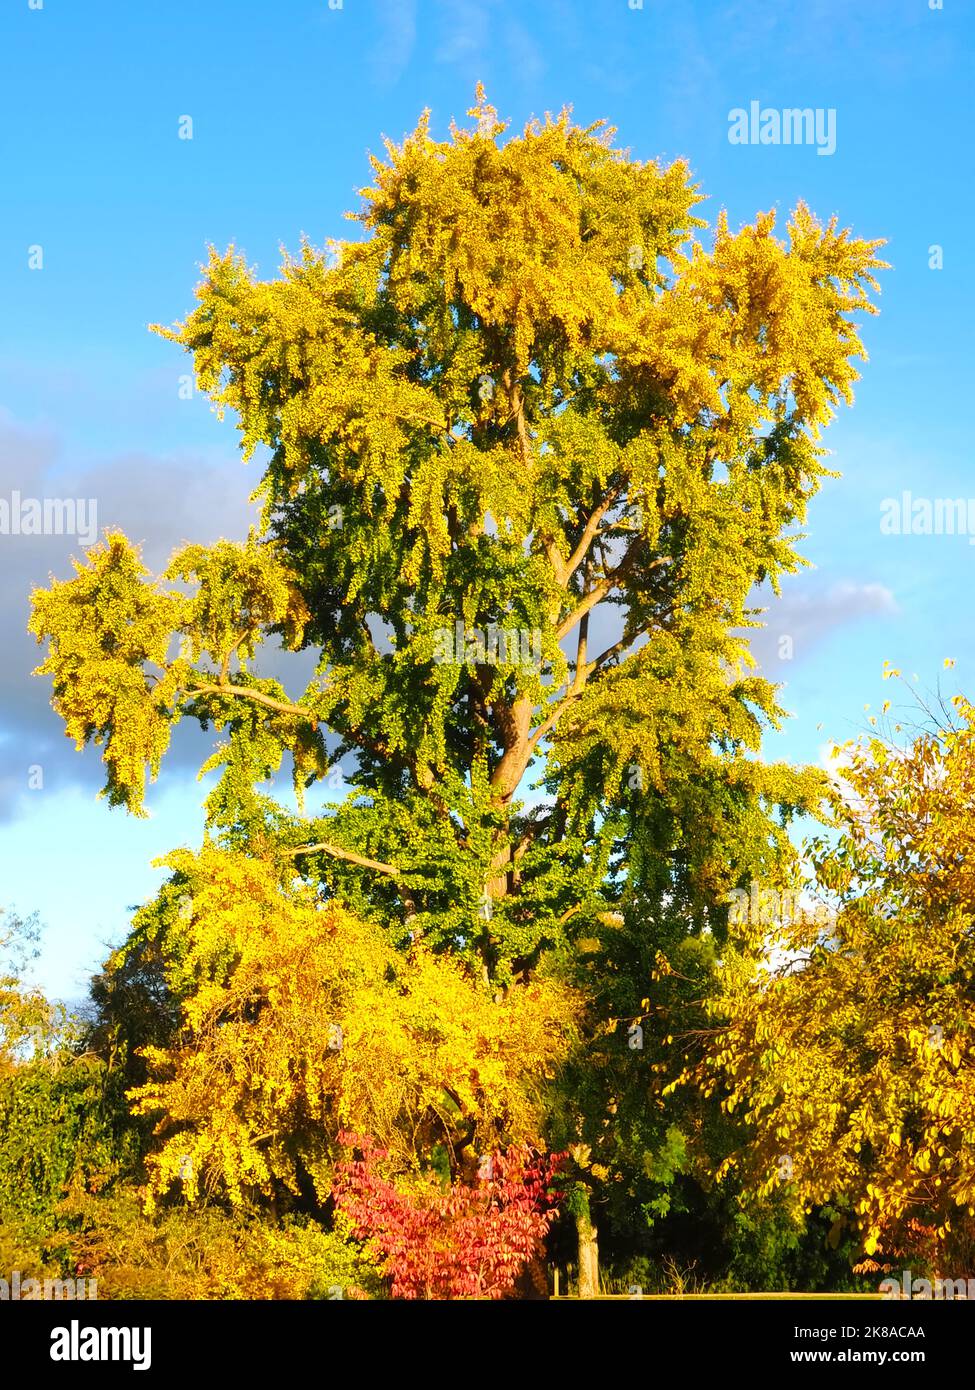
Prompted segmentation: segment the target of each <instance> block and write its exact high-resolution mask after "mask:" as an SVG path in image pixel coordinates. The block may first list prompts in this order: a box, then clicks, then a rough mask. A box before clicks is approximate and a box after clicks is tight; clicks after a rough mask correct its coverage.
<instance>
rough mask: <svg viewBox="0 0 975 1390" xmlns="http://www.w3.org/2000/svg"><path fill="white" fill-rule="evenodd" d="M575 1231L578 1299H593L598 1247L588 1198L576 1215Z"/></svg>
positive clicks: (596, 1286)
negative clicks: (577, 1251)
mask: <svg viewBox="0 0 975 1390" xmlns="http://www.w3.org/2000/svg"><path fill="white" fill-rule="evenodd" d="M576 1231H577V1233H578V1236H579V1297H580V1298H595V1297H596V1296H597V1294H598V1293H599V1246H598V1245H597V1244H596V1236H597V1235H598V1232H597V1230H596V1228H595V1226H594V1225H593V1224H592V1217H591V1216H590V1214H589V1200H588V1198H587V1199H586V1202H585V1206H584V1208H583V1209H582V1210H580V1211H579V1212H577V1213H576Z"/></svg>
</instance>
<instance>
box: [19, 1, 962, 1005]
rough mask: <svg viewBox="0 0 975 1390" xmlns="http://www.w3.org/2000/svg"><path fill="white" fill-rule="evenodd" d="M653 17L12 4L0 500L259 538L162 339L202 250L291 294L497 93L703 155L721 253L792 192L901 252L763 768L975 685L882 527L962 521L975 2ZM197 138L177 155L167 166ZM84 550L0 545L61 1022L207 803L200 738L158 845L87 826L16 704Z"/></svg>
mask: <svg viewBox="0 0 975 1390" xmlns="http://www.w3.org/2000/svg"><path fill="white" fill-rule="evenodd" d="M37 3H38V0H34V4H35V5H36V4H37ZM333 3H334V0H333ZM634 4H635V0H630V3H628V2H627V0H535V3H533V4H531V5H525V4H517V3H513V2H512V0H343V4H342V7H341V8H331V7H330V6H329V4H328V3H327V0H282V3H280V4H276V5H268V4H266V3H263V2H261V3H258V0H233V3H231V0H208V3H206V4H200V3H198V0H195V2H194V3H188V2H187V0H170V3H168V4H166V5H160V6H149V5H136V4H132V3H130V0H86V2H85V3H84V4H82V5H79V4H76V3H75V4H69V3H67V0H43V6H42V8H39V9H38V8H31V6H30V4H29V0H5V3H4V5H3V8H2V12H0V115H2V119H0V154H2V169H3V181H4V197H3V217H2V218H0V304H2V306H3V312H2V314H0V497H8V498H9V497H10V495H11V493H12V492H13V491H14V490H19V491H20V492H21V493H22V495H24V496H37V497H44V496H55V495H58V496H80V497H90V496H91V497H96V498H97V499H98V523H99V526H105V525H110V524H118V525H121V526H122V527H123V529H125V530H126V531H127V532H128V534H129V535H130V536H131V537H132V538H133V539H136V540H141V541H144V542H145V547H146V556H147V558H148V560H149V561H150V562H151V563H152V564H154V565H158V564H160V563H161V562H162V561H164V560H165V558H166V557H167V555H168V553H169V551H170V550H171V549H172V548H173V547H174V546H175V545H177V544H179V543H180V542H182V541H184V540H203V541H206V540H212V539H214V538H215V537H216V536H218V535H221V534H224V535H228V536H239V535H241V534H242V532H243V531H244V530H245V529H246V525H247V519H248V511H249V509H248V504H247V500H246V499H247V494H248V492H249V490H250V488H251V487H252V486H253V485H254V482H255V481H256V473H255V470H254V466H253V465H251V467H250V468H245V467H244V466H243V465H242V464H241V462H240V459H239V456H238V455H237V451H236V435H235V431H234V429H233V427H232V424H231V423H230V422H229V421H227V422H225V423H224V424H220V423H219V422H218V421H217V420H216V418H215V417H214V416H213V414H212V413H211V412H210V410H209V407H208V405H207V403H206V401H205V400H203V399H201V398H196V399H190V400H184V399H180V377H181V375H183V374H184V373H185V372H186V371H187V367H188V364H187V361H186V359H184V358H183V357H182V356H181V355H180V353H179V352H178V350H177V349H176V348H174V347H173V346H172V345H170V344H167V343H165V342H163V341H162V340H160V339H158V338H155V337H153V336H152V335H150V334H149V333H148V332H147V324H149V323H150V322H153V321H163V322H169V321H172V320H175V319H177V318H179V317H181V316H182V315H183V314H184V313H185V312H186V311H187V309H188V308H189V307H190V306H191V303H192V290H193V286H194V284H195V283H196V280H197V279H198V274H199V272H198V266H199V263H200V261H201V260H202V259H203V258H204V257H205V254H206V246H207V244H208V243H210V242H213V243H215V244H216V245H217V246H219V247H224V246H226V245H227V244H229V243H230V242H234V243H235V244H236V245H237V246H238V247H240V248H241V249H242V250H243V251H244V252H245V253H246V255H247V257H248V260H249V261H250V262H251V263H254V264H256V265H257V266H258V267H259V268H260V270H261V271H262V272H263V273H265V274H267V275H272V274H274V272H275V270H276V268H277V265H278V262H279V247H280V246H281V245H284V246H287V247H289V248H295V247H297V245H298V244H299V241H300V238H301V236H302V234H305V235H307V236H308V237H309V238H310V239H311V240H312V241H313V242H315V243H319V244H320V243H322V242H324V241H325V240H326V239H327V238H328V237H330V236H342V235H345V234H347V233H348V224H347V223H345V221H344V220H343V216H342V214H343V213H344V212H345V211H346V210H349V209H352V208H354V207H355V206H356V205H357V196H356V191H357V189H359V188H360V187H362V186H363V185H364V184H366V183H367V182H368V178H369V168H368V163H367V158H366V156H367V152H368V151H370V150H374V151H379V150H381V137H382V136H383V135H388V136H389V137H391V138H393V139H399V138H401V137H402V135H403V134H404V133H406V132H407V131H408V130H410V129H412V128H413V126H414V125H415V123H416V120H417V118H418V116H419V114H420V112H421V111H422V110H423V108H424V107H429V108H430V109H431V111H432V119H433V127H434V132H435V133H436V134H443V133H445V132H446V128H447V125H448V122H449V120H450V118H451V117H456V118H457V119H459V120H463V118H464V113H465V112H466V110H467V108H468V107H469V106H470V105H471V104H472V95H473V90H474V86H475V83H476V82H477V81H478V80H481V81H483V82H484V83H485V85H486V87H487V90H488V95H489V98H490V100H491V101H492V102H493V104H494V105H495V106H496V107H497V108H498V109H499V111H500V113H501V114H502V116H504V117H505V118H510V119H511V120H512V121H513V123H514V125H515V127H516V128H517V127H519V126H520V125H522V124H523V123H524V121H525V120H526V119H528V118H529V117H531V116H532V115H541V114H543V113H544V112H545V111H546V110H558V109H560V108H561V107H562V106H563V105H565V104H570V105H572V106H573V108H574V111H575V115H576V117H577V119H578V120H579V121H581V122H588V121H591V120H595V119H597V118H599V117H607V118H608V119H610V121H611V122H612V123H613V124H614V125H615V126H617V127H618V130H619V137H618V139H619V142H620V143H621V144H622V145H624V146H627V147H629V148H630V149H631V151H632V153H633V154H634V155H635V156H636V157H639V158H652V157H656V156H661V157H663V158H664V159H672V158H675V157H677V156H684V157H686V158H687V159H688V161H689V162H690V164H691V166H692V168H693V170H694V172H695V175H696V177H697V179H698V180H699V181H700V184H701V187H702V191H703V192H705V193H706V194H707V195H708V202H707V203H706V204H705V206H704V215H705V216H706V217H708V218H709V219H711V220H713V218H714V217H715V215H716V214H717V212H718V211H719V209H721V208H727V210H728V213H729V217H730V219H731V221H732V223H733V224H735V225H737V224H740V223H741V222H744V221H750V220H751V219H752V218H753V217H754V215H755V213H756V212H757V211H759V210H765V209H768V208H773V207H774V208H778V209H781V211H782V213H783V215H784V214H785V213H786V212H787V211H788V209H789V208H791V207H792V206H793V205H794V204H795V202H796V201H797V200H798V199H800V198H804V199H805V200H806V201H807V202H808V203H809V204H810V205H811V207H812V208H813V210H814V211H815V212H816V213H817V214H818V215H820V216H821V217H823V218H827V217H829V216H830V215H832V214H833V213H836V214H838V216H839V217H840V220H841V222H842V223H843V224H844V225H845V224H849V225H851V226H852V227H853V229H854V231H855V232H856V233H857V234H858V235H862V236H869V237H876V236H883V237H886V238H887V239H888V246H887V251H886V258H887V259H888V260H890V261H891V262H892V263H893V267H894V268H893V270H892V271H889V272H886V273H885V275H884V286H883V288H884V292H883V296H882V300H881V308H882V314H881V316H880V317H879V318H875V319H871V320H869V321H868V322H867V323H866V325H865V337H866V342H867V347H868V350H869V353H870V358H871V360H870V362H869V363H867V364H866V365H865V366H864V369H863V380H862V382H861V383H860V385H859V388H858V390H857V400H856V404H855V407H854V408H853V409H852V410H846V411H844V412H843V414H842V415H841V416H840V417H839V419H838V421H837V422H836V424H835V425H834V426H833V427H832V429H831V430H830V432H829V433H828V435H827V437H826V441H825V442H826V443H827V445H828V446H829V448H830V449H831V450H832V459H831V464H832V466H833V467H835V468H837V469H838V470H840V471H841V472H842V474H843V476H842V478H839V479H836V480H834V481H831V482H828V483H827V484H826V486H825V488H824V490H823V492H822V493H821V494H820V496H819V498H818V499H817V500H816V501H815V503H814V504H813V507H812V514H811V520H810V525H809V535H808V539H807V541H806V542H805V545H804V553H805V555H806V556H807V557H808V558H809V559H810V560H811V561H812V563H813V568H812V569H811V570H809V571H807V572H806V573H805V574H803V575H802V576H801V577H799V578H797V579H795V580H792V581H790V582H789V583H788V584H787V585H786V587H785V589H784V593H783V597H782V599H781V600H780V601H778V602H776V603H773V606H772V609H771V611H770V613H769V615H768V622H769V631H768V633H767V634H766V636H765V637H764V638H762V639H760V640H759V642H758V644H757V650H758V652H759V654H760V656H761V657H762V659H763V666H764V669H765V670H766V671H767V672H768V673H769V674H770V675H771V676H772V677H773V678H774V679H777V680H781V681H784V682H785V689H784V692H783V701H784V703H785V705H786V706H787V708H788V709H789V710H790V711H792V712H793V714H794V716H795V717H794V718H793V719H792V720H790V722H789V725H788V727H787V729H786V730H785V731H784V732H783V733H782V734H781V735H779V736H777V737H776V738H774V739H771V740H769V743H768V745H767V750H766V752H767V756H785V757H789V758H792V759H795V760H806V761H818V760H819V759H820V757H821V755H822V749H823V747H824V745H826V744H827V743H828V742H829V741H830V740H831V739H844V738H847V737H850V736H851V735H852V734H854V733H855V732H856V731H857V730H858V729H859V728H861V727H862V725H863V723H864V720H865V719H866V717H867V715H866V714H865V712H864V706H865V705H866V704H870V705H871V706H872V707H873V708H876V707H877V706H878V705H879V704H880V702H881V701H882V700H883V699H884V698H885V697H886V696H889V695H890V693H891V691H890V687H889V686H888V685H885V684H884V683H883V681H882V680H881V667H882V664H883V662H884V660H885V659H889V660H890V661H892V662H893V663H894V664H895V665H897V666H899V667H900V668H901V669H903V670H904V672H905V674H907V675H911V674H913V673H915V672H916V673H917V675H918V677H919V679H920V682H921V684H922V685H923V686H927V687H933V686H934V685H936V683H937V682H938V681H939V680H941V681H942V682H943V684H944V686H945V688H946V689H947V690H949V691H952V690H954V689H956V688H959V687H960V688H963V689H966V690H967V691H968V692H969V693H971V692H972V691H973V690H975V680H973V669H972V668H973V656H972V651H971V645H972V644H971V630H972V620H971V617H970V613H969V609H968V603H967V599H968V596H969V594H970V592H971V590H972V587H973V579H975V547H972V546H971V545H969V541H968V538H967V537H966V536H958V535H954V536H950V535H940V536H939V535H932V536H924V535H907V536H903V535H902V536H889V535H883V534H881V531H880V505H881V502H882V500H883V499H884V498H886V497H890V496H898V495H899V494H900V493H901V492H903V491H904V490H909V491H911V492H912V493H913V494H914V496H916V497H921V496H923V497H928V498H958V497H962V498H968V497H969V496H972V497H975V480H973V479H972V478H971V472H972V469H971V462H972V443H971V439H972V431H971V427H970V424H969V419H968V416H969V409H968V402H969V400H970V398H971V387H970V383H969V370H970V368H969V363H970V358H971V351H970V341H969V338H970V322H971V319H972V308H973V294H972V289H973V256H972V244H971V224H972V212H973V208H972V192H971V190H972V175H973V169H972V153H971V131H972V128H973V120H972V118H973V109H972V107H973V103H972V82H971V72H972V59H973V52H972V50H973V42H972V40H973V33H975V22H973V17H972V15H973V11H972V6H971V4H970V3H968V0H944V4H943V8H941V9H932V8H931V7H930V4H929V0H862V2H861V3H858V4H856V5H848V4H844V3H842V2H841V0H828V3H826V2H825V0H775V3H766V0H728V2H727V3H725V2H723V0H644V3H643V5H642V7H639V8H634ZM753 100H757V101H759V102H760V103H761V105H762V106H763V107H773V108H784V107H812V108H822V109H830V108H831V109H833V110H835V113H836V116H835V119H836V150H835V153H833V154H831V155H828V156H822V155H820V154H818V152H817V149H816V148H815V146H804V145H793V146H785V145H778V146H776V145H744V146H742V145H733V144H731V143H729V139H728V132H729V112H730V111H731V110H732V109H734V108H738V107H742V108H748V106H749V104H750V102H752V101H753ZM185 116H190V117H191V118H192V123H193V125H192V129H193V138H192V139H191V140H185V139H183V140H181V139H180V138H179V128H180V120H181V118H182V117H185ZM184 128H185V127H184ZM932 246H938V247H941V248H942V255H943V268H942V269H940V270H934V269H931V268H930V267H929V260H930V255H931V253H930V249H929V248H931V247H932ZM32 247H33V248H37V247H40V248H41V253H42V262H43V264H42V268H40V269H31V268H30V261H31V257H32V256H33V260H34V261H35V263H36V261H37V259H38V257H37V254H36V251H35V252H34V253H32V252H31V250H30V248H32ZM77 549H78V546H77V544H76V543H74V541H73V539H72V538H71V537H67V536H42V537H28V536H12V535H0V576H2V580H3V584H2V589H0V625H2V634H0V636H2V641H3V650H4V654H5V660H4V661H3V663H2V665H0V817H2V823H0V868H2V882H0V903H4V904H6V905H7V906H16V907H17V908H18V909H19V910H20V911H21V912H24V913H26V912H30V911H32V910H34V909H36V910H37V911H38V912H39V913H40V915H41V917H42V918H43V919H44V921H45V923H46V933H45V947H44V954H43V956H42V958H41V961H40V964H39V971H38V978H39V979H40V981H41V982H42V983H43V984H44V985H45V986H46V987H47V988H48V989H50V990H52V991H54V992H56V993H59V994H62V995H67V996H78V995H79V994H81V993H82V992H83V989H84V981H85V977H86V975H87V974H88V972H89V971H90V970H91V968H93V967H94V966H96V965H97V964H98V963H99V962H100V960H102V959H103V958H104V955H105V948H106V944H107V943H109V942H114V941H117V940H119V939H120V938H121V936H122V935H123V934H124V932H125V928H126V922H127V916H128V914H127V909H128V907H130V906H131V905H132V904H133V903H135V902H139V901H142V900H144V899H145V898H146V897H148V896H149V895H150V894H151V892H152V891H153V889H154V886H155V885H156V884H157V883H158V881H159V878H160V874H159V871H158V870H153V869H152V868H151V867H150V861H151V859H152V858H153V857H154V856H155V855H158V854H161V853H163V852H165V851H166V850H167V849H168V848H171V847H173V846H175V845H178V844H191V845H192V844H196V843H198V840H199V836H200V826H201V817H200V810H199V803H200V800H201V796H202V791H201V788H200V786H199V785H198V784H197V783H196V781H195V779H194V772H195V766H196V765H197V764H198V762H199V760H200V759H199V758H198V756H197V755H198V753H199V751H200V746H201V745H200V742H199V740H197V741H196V742H193V741H192V740H190V739H183V740H181V741H180V742H179V743H178V746H177V748H176V750H175V756H174V757H173V758H172V760H171V762H170V764H169V765H168V766H167V768H166V770H165V771H164V774H163V776H162V778H161V779H160V782H159V783H158V785H157V786H156V787H155V788H154V789H153V792H152V794H151V795H150V799H149V804H150V808H151V811H152V815H151V817H150V819H149V820H147V821H135V820H132V819H131V818H127V817H126V816H125V815H124V813H122V812H120V811H114V812H110V811H109V810H108V808H107V806H106V805H105V804H104V802H100V801H97V800H96V799H95V793H96V791H97V789H98V786H99V785H100V769H99V765H98V761H97V756H96V754H95V753H94V752H93V751H91V750H89V751H88V752H86V753H85V754H84V755H81V754H77V753H75V752H74V751H73V749H72V747H71V745H70V744H69V743H68V742H67V740H65V738H64V737H63V734H62V732H61V728H60V726H59V723H58V721H57V720H56V719H55V717H54V716H53V714H52V713H51V711H50V709H49V706H48V699H49V689H48V686H47V684H46V682H44V681H42V680H38V679H33V680H32V679H31V678H30V676H29V671H30V668H31V666H32V665H33V663H34V661H35V660H36V659H37V654H36V649H35V648H34V647H33V644H32V643H31V642H30V641H28V640H27V638H26V636H25V634H24V623H25V621H26V615H27V593H28V590H29V588H30V587H31V585H32V584H36V583H43V582H45V581H46V577H47V575H48V573H49V572H52V573H54V574H56V575H58V576H64V575H65V574H66V573H67V572H68V568H69V559H70V555H71V554H72V552H77ZM783 634H784V635H789V636H791V637H792V638H793V642H794V656H793V658H792V660H791V661H788V662H783V661H779V660H778V658H777V650H778V641H777V639H778V637H779V636H781V635H783ZM946 656H950V657H953V658H955V659H956V660H957V665H956V667H955V668H954V669H953V670H952V671H950V672H944V671H943V670H942V667H943V662H944V658H945V657H946ZM37 767H40V768H41V769H42V776H43V786H42V787H40V788H36V789H33V790H31V789H29V769H30V768H37ZM33 780H34V781H35V782H36V781H37V780H38V779H37V776H36V773H35V775H34V778H33Z"/></svg>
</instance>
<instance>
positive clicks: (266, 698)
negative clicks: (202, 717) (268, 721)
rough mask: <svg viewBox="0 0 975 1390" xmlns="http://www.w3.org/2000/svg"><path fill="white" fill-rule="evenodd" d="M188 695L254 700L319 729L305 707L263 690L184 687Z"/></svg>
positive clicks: (200, 686)
mask: <svg viewBox="0 0 975 1390" xmlns="http://www.w3.org/2000/svg"><path fill="white" fill-rule="evenodd" d="M183 689H184V691H185V693H186V694H187V695H191V696H192V695H231V696H234V697H235V698H237V699H241V700H253V701H254V703H255V704H258V705H266V706H267V708H268V709H273V710H277V711H278V712H279V713H281V714H291V715H294V716H295V718H297V719H307V720H308V722H309V723H310V724H311V725H312V727H313V728H317V727H318V719H317V717H316V716H315V715H314V714H313V713H312V711H311V710H310V709H307V708H306V707H305V706H304V705H294V704H292V703H291V702H290V701H289V700H276V699H275V698H274V696H273V695H265V694H264V692H263V691H262V690H251V689H250V688H249V687H248V686H246V685H210V684H207V685H187V686H184V687H183Z"/></svg>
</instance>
